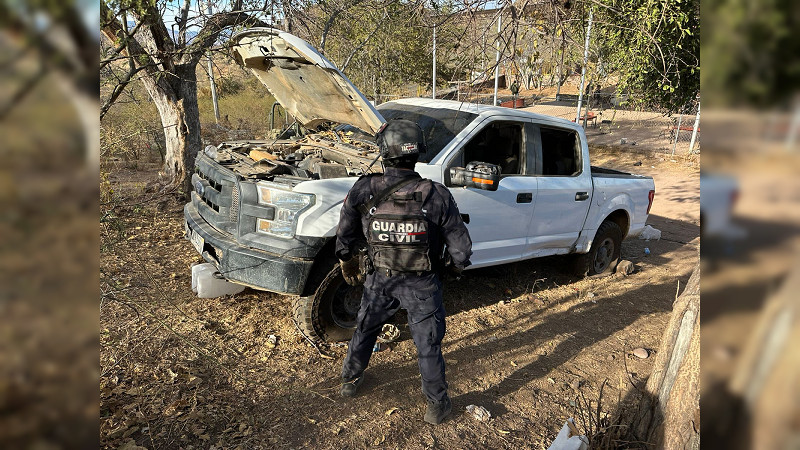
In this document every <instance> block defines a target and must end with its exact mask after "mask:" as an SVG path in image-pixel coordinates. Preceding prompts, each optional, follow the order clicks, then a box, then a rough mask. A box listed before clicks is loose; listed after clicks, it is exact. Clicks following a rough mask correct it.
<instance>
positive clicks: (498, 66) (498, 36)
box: [494, 8, 503, 106]
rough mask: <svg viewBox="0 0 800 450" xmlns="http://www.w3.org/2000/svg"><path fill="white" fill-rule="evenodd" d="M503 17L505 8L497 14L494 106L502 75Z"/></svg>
mask: <svg viewBox="0 0 800 450" xmlns="http://www.w3.org/2000/svg"><path fill="white" fill-rule="evenodd" d="M502 18H503V9H502V8H501V9H500V12H499V13H498V14H497V57H496V58H495V61H494V106H497V84H498V77H499V76H500V19H502Z"/></svg>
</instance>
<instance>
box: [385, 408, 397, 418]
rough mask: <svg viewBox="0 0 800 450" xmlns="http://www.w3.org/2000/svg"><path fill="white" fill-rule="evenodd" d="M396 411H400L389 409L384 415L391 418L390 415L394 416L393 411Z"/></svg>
mask: <svg viewBox="0 0 800 450" xmlns="http://www.w3.org/2000/svg"><path fill="white" fill-rule="evenodd" d="M398 409H400V408H390V409H389V410H388V411H386V415H387V416H391V415H392V414H394V412H395V411H397V410H398Z"/></svg>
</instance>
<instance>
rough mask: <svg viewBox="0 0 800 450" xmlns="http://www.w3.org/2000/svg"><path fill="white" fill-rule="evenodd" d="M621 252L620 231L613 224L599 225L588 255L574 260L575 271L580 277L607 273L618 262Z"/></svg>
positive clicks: (608, 221) (579, 256) (604, 223)
mask: <svg viewBox="0 0 800 450" xmlns="http://www.w3.org/2000/svg"><path fill="white" fill-rule="evenodd" d="M621 252H622V230H621V229H620V228H619V225H617V224H616V223H615V222H612V221H610V220H606V221H605V222H603V223H601V224H600V228H598V229H597V233H596V234H595V235H594V240H593V241H592V248H591V249H590V250H589V253H586V254H584V255H578V256H577V257H576V258H575V271H576V273H577V274H578V275H580V276H587V275H588V276H591V275H597V274H601V273H609V272H611V271H613V270H614V268H615V267H616V266H617V263H618V262H619V257H620V254H621Z"/></svg>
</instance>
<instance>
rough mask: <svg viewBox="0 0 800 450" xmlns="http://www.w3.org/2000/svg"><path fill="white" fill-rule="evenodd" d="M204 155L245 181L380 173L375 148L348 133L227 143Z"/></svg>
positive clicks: (324, 177)
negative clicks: (278, 177)
mask: <svg viewBox="0 0 800 450" xmlns="http://www.w3.org/2000/svg"><path fill="white" fill-rule="evenodd" d="M204 153H205V154H206V156H208V157H209V158H211V159H213V160H214V161H215V162H216V163H218V164H219V165H221V166H223V167H226V168H228V169H230V170H232V171H234V172H235V173H236V174H238V175H239V176H241V177H243V178H245V179H257V180H272V179H274V178H275V177H277V176H280V177H285V178H294V179H300V180H321V179H328V178H345V177H357V176H361V175H364V174H366V173H375V172H382V171H383V166H382V164H380V161H379V158H378V147H377V146H376V145H375V144H374V143H373V142H371V141H368V140H364V139H360V138H357V137H356V136H355V135H354V134H353V132H351V131H348V132H342V131H336V130H330V131H323V132H319V133H315V134H311V135H307V136H305V137H302V138H299V139H289V140H246V141H229V142H223V143H221V144H219V145H217V146H213V145H209V146H207V147H206V148H205V150H204Z"/></svg>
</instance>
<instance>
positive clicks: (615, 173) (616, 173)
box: [591, 166, 647, 178]
mask: <svg viewBox="0 0 800 450" xmlns="http://www.w3.org/2000/svg"><path fill="white" fill-rule="evenodd" d="M591 167H592V176H593V177H595V178H647V177H644V176H642V175H636V174H633V173H628V172H623V171H621V170H615V169H609V168H606V167H598V166H591Z"/></svg>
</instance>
